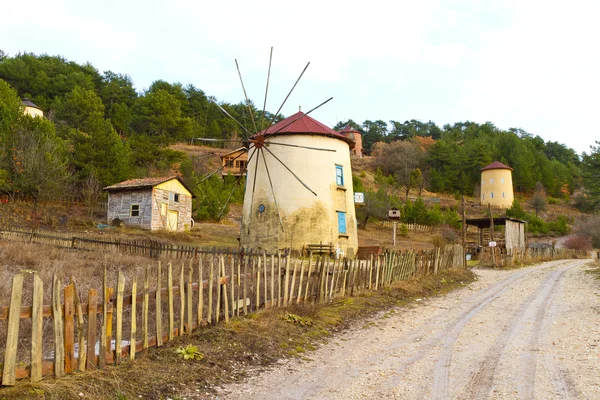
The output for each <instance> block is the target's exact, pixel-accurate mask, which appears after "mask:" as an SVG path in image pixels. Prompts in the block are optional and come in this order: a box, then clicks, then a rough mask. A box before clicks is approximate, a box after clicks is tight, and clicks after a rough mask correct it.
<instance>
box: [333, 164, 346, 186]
mask: <svg viewBox="0 0 600 400" xmlns="http://www.w3.org/2000/svg"><path fill="white" fill-rule="evenodd" d="M335 183H336V184H337V185H338V186H344V167H342V166H341V165H336V166H335Z"/></svg>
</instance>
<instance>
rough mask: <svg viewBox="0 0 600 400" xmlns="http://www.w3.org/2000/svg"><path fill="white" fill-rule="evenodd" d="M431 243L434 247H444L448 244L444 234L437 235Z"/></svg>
mask: <svg viewBox="0 0 600 400" xmlns="http://www.w3.org/2000/svg"><path fill="white" fill-rule="evenodd" d="M431 243H432V244H433V245H434V247H444V246H445V245H446V240H445V239H444V237H443V236H442V235H435V236H434V237H432V238H431Z"/></svg>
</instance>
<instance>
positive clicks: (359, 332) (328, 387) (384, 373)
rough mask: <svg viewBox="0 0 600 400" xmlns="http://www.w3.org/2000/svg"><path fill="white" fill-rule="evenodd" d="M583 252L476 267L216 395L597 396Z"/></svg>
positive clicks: (595, 297) (594, 331) (598, 375)
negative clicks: (440, 290) (441, 289)
mask: <svg viewBox="0 0 600 400" xmlns="http://www.w3.org/2000/svg"><path fill="white" fill-rule="evenodd" d="M588 262H589V260H560V261H552V262H547V263H543V264H539V265H536V266H533V267H528V268H523V269H519V270H511V271H501V270H488V269H481V270H477V271H476V273H477V275H478V280H477V281H476V282H474V283H473V284H471V285H469V286H467V287H465V288H463V289H460V290H457V291H455V292H452V293H450V294H447V295H445V296H442V297H433V298H428V299H422V300H421V301H417V302H416V303H415V304H414V305H413V306H409V307H401V308H397V309H394V310H391V311H389V312H386V313H382V314H380V315H378V316H377V317H376V318H374V319H371V320H369V321H366V322H363V323H362V324H361V325H360V326H356V327H355V328H353V329H350V330H348V331H346V332H344V333H341V334H339V335H337V336H335V337H334V338H333V339H332V340H331V341H330V342H329V343H327V344H326V345H324V346H322V347H321V348H320V349H318V350H317V351H315V352H313V353H311V354H309V355H308V356H309V357H310V358H311V359H312V360H311V361H306V360H287V361H283V362H280V363H278V364H277V365H275V366H274V367H273V368H272V369H270V370H268V371H264V372H262V373H257V374H256V375H255V376H253V377H251V378H249V379H247V380H246V381H244V382H241V383H237V384H230V385H226V386H224V387H222V388H219V390H218V395H217V396H218V398H220V399H388V398H395V399H600V284H599V283H598V281H595V280H593V279H592V278H591V275H589V274H587V273H586V272H585V269H586V266H585V265H586V264H587V263H588Z"/></svg>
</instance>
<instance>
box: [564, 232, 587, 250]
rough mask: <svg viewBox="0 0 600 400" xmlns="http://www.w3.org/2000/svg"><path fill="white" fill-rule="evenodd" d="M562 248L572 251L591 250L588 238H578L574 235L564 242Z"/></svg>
mask: <svg viewBox="0 0 600 400" xmlns="http://www.w3.org/2000/svg"><path fill="white" fill-rule="evenodd" d="M564 246H565V247H566V248H567V249H572V250H591V249H592V243H591V241H590V240H589V239H588V238H586V237H585V236H580V235H575V236H571V237H570V238H568V239H567V240H566V241H565V243H564Z"/></svg>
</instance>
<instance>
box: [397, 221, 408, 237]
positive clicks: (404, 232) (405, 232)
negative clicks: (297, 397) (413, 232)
mask: <svg viewBox="0 0 600 400" xmlns="http://www.w3.org/2000/svg"><path fill="white" fill-rule="evenodd" d="M399 234H400V236H402V237H406V236H408V226H407V225H406V224H400V232H399Z"/></svg>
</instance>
